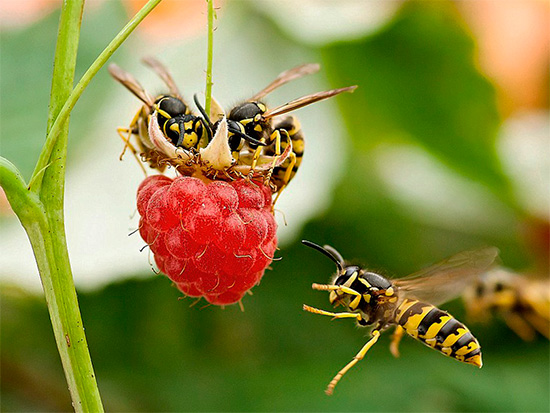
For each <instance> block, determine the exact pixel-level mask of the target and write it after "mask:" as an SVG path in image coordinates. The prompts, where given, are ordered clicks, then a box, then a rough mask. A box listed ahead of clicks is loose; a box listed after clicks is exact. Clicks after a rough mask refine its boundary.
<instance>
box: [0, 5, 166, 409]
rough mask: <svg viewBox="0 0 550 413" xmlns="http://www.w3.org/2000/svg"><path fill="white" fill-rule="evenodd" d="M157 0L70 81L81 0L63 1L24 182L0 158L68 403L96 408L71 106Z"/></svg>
mask: <svg viewBox="0 0 550 413" xmlns="http://www.w3.org/2000/svg"><path fill="white" fill-rule="evenodd" d="M160 1H161V0H150V1H149V2H148V3H147V4H146V5H145V6H144V7H143V8H142V9H141V10H140V11H139V12H138V13H137V14H136V16H135V17H134V18H133V19H132V20H131V21H130V22H129V23H128V24H127V25H126V26H125V27H124V28H123V29H122V31H121V32H120V33H119V34H118V35H117V36H116V37H115V39H114V40H113V41H112V42H111V43H110V44H109V45H108V46H107V48H106V49H105V50H104V51H103V52H102V53H101V54H100V55H99V57H98V58H97V59H96V60H95V61H94V63H93V64H92V66H91V67H90V68H89V69H88V71H86V73H85V74H84V76H83V77H82V79H81V80H80V81H79V83H78V84H77V85H76V87H75V88H74V90H73V89H72V85H73V79H74V71H75V66H76V55H77V50H78V41H79V35H80V24H81V19H82V11H83V5H84V0H65V1H64V2H63V6H62V10H61V17H60V23H59V32H58V38H57V45H56V52H55V61H54V73H53V78H52V92H51V99H50V110H49V115H48V128H47V130H48V133H47V137H46V142H45V144H44V147H43V148H42V152H41V154H40V157H39V160H38V162H37V165H36V167H35V171H34V173H33V175H32V177H31V180H30V182H31V184H32V188H30V187H28V186H27V185H26V183H25V181H24V179H23V178H22V176H21V174H20V173H19V171H18V170H17V168H16V167H15V166H14V165H13V164H12V163H10V162H9V161H7V160H6V159H4V158H0V185H1V186H2V187H3V188H4V190H5V192H6V196H7V198H8V201H9V202H10V204H11V206H12V208H13V210H14V212H15V213H16V215H17V216H18V218H19V219H20V221H21V223H22V225H23V227H24V228H25V230H26V232H27V235H28V237H29V240H30V242H31V245H32V248H33V251H34V255H35V258H36V262H37V265H38V269H39V272H40V277H41V280H42V285H43V288H44V295H45V297H46V302H47V305H48V311H49V313H50V318H51V322H52V326H53V331H54V336H55V340H56V344H57V347H58V351H59V354H60V357H61V361H62V364H63V369H64V371H65V376H66V379H67V383H68V387H69V391H70V394H71V398H72V401H73V407H74V409H75V411H77V412H84V411H86V412H102V411H103V405H102V402H101V398H100V395H99V390H98V388H97V383H96V379H95V374H94V371H93V367H92V362H91V357H90V354H89V351H88V346H87V343H86V337H85V334H84V327H83V325H82V318H81V315H80V310H79V307H78V300H77V296H76V290H75V287H74V281H73V277H72V271H71V267H70V262H69V256H68V252H67V243H66V239H65V224H64V207H63V204H64V186H65V165H66V156H67V140H68V127H69V114H70V112H71V110H72V108H73V107H74V105H75V103H76V102H77V100H78V98H79V97H80V96H81V94H82V92H83V91H84V89H85V88H86V86H87V85H88V84H89V82H90V81H91V79H92V78H93V77H94V75H95V74H96V73H97V72H98V71H99V69H100V68H101V67H102V66H103V65H104V64H105V62H106V61H107V60H108V59H109V57H110V56H111V55H112V54H113V53H114V51H115V50H116V49H117V48H118V47H119V46H120V45H121V44H122V42H123V41H124V40H125V39H126V38H127V37H128V36H129V35H130V33H131V32H132V31H133V30H134V29H135V28H136V27H137V25H138V23H140V22H141V21H142V20H143V19H144V18H145V16H147V14H149V12H151V10H152V9H153V8H154V7H155V6H156V5H157V4H158V3H160Z"/></svg>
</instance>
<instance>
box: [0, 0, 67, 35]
mask: <svg viewBox="0 0 550 413" xmlns="http://www.w3.org/2000/svg"><path fill="white" fill-rule="evenodd" d="M60 6H61V0H24V1H21V0H2V1H0V23H1V24H2V28H9V27H17V26H23V25H26V24H31V23H33V22H35V21H37V20H40V19H41V18H43V17H45V16H47V15H48V14H49V13H50V12H51V11H52V10H54V9H56V8H58V7H60Z"/></svg>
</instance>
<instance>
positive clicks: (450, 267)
mask: <svg viewBox="0 0 550 413" xmlns="http://www.w3.org/2000/svg"><path fill="white" fill-rule="evenodd" d="M498 253H499V251H498V248H496V247H486V248H481V249H477V250H469V251H463V252H461V253H459V254H456V255H453V256H452V257H449V258H447V259H446V260H444V261H441V262H439V263H437V264H434V265H432V266H431V267H428V268H425V269H423V270H420V271H418V272H416V273H413V274H411V275H409V276H407V277H404V278H400V279H397V280H392V282H393V284H394V285H395V286H396V287H397V288H398V291H399V295H400V296H401V297H411V298H416V299H417V300H420V301H425V302H427V303H430V304H433V305H439V304H442V303H444V302H446V301H450V300H452V299H453V298H456V297H458V296H459V295H460V294H461V293H462V291H463V290H464V288H465V287H467V286H468V284H470V283H472V282H473V281H474V280H475V279H476V278H477V277H478V276H479V275H481V274H482V273H484V272H485V271H487V269H488V268H490V267H491V265H492V264H493V262H494V261H495V259H496V258H497V256H498Z"/></svg>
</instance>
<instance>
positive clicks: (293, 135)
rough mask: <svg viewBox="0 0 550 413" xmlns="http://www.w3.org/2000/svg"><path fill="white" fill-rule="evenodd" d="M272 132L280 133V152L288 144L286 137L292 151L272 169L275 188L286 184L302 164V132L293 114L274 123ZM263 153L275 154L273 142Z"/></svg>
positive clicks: (303, 144)
mask: <svg viewBox="0 0 550 413" xmlns="http://www.w3.org/2000/svg"><path fill="white" fill-rule="evenodd" d="M273 132H274V133H277V132H278V133H280V135H281V152H284V150H285V149H286V147H287V145H288V139H290V140H291V141H292V152H291V154H290V156H289V157H288V158H287V159H286V160H285V161H284V162H283V164H282V165H280V166H277V167H275V168H274V169H273V173H272V175H271V182H272V183H273V184H275V186H276V187H277V189H278V190H279V189H281V188H282V187H284V186H286V185H287V184H288V183H289V182H290V181H291V180H292V178H294V175H296V172H297V171H298V168H299V167H300V165H301V164H302V158H303V156H304V146H305V140H304V134H303V132H302V129H301V125H300V121H299V120H298V118H296V117H295V116H285V117H284V118H282V119H280V120H279V121H277V123H275V125H274V130H273ZM264 154H265V155H268V156H274V155H275V143H274V144H272V145H270V146H268V147H266V148H265V149H264Z"/></svg>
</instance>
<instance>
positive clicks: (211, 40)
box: [204, 0, 214, 115]
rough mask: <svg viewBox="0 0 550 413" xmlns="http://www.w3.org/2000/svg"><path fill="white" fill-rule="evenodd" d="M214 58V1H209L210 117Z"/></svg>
mask: <svg viewBox="0 0 550 413" xmlns="http://www.w3.org/2000/svg"><path fill="white" fill-rule="evenodd" d="M213 56H214V0H208V54H207V58H206V59H207V61H206V91H205V95H206V98H205V102H204V109H205V111H206V113H207V114H208V115H210V105H211V102H212V84H213V83H212V61H213Z"/></svg>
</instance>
